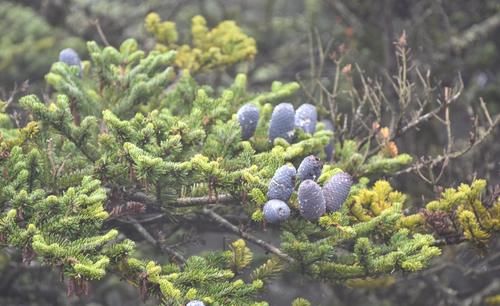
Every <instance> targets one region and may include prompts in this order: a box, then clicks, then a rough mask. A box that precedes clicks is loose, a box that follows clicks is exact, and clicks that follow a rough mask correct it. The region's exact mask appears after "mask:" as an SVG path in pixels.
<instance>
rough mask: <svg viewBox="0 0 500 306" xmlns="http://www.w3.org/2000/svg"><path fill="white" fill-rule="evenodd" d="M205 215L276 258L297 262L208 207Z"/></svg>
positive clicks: (204, 211) (204, 209)
mask: <svg viewBox="0 0 500 306" xmlns="http://www.w3.org/2000/svg"><path fill="white" fill-rule="evenodd" d="M203 214H205V215H206V216H207V217H209V218H210V219H211V220H212V221H215V222H216V223H217V224H219V225H220V226H222V227H224V228H225V229H227V230H230V231H231V232H233V233H235V234H237V235H239V236H240V237H242V238H243V239H245V240H248V241H250V242H252V243H254V244H256V245H258V246H259V247H261V248H263V249H264V250H266V251H268V252H270V253H273V254H275V255H276V256H278V257H280V258H281V259H283V260H285V261H287V262H289V263H293V262H295V260H294V259H293V258H292V257H290V255H288V254H286V253H284V252H283V251H281V250H280V249H279V248H277V247H275V246H274V245H272V244H270V243H269V242H266V241H264V240H262V239H260V238H257V237H255V236H253V235H251V234H249V233H247V232H244V231H242V230H241V229H239V228H238V227H236V226H234V225H233V224H231V222H229V221H227V220H226V219H224V218H223V217H222V216H221V215H219V214H217V213H216V212H214V211H213V210H211V209H209V208H207V207H204V208H203Z"/></svg>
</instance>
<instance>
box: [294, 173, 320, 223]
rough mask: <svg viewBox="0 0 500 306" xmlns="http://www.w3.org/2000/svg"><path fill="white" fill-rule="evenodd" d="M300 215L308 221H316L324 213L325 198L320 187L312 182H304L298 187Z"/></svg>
mask: <svg viewBox="0 0 500 306" xmlns="http://www.w3.org/2000/svg"><path fill="white" fill-rule="evenodd" d="M298 193H299V205H300V214H301V215H302V217H304V218H306V219H307V220H309V221H314V220H317V219H318V218H319V217H321V216H322V215H323V214H324V213H325V211H326V206H325V198H324V197H323V192H322V191H321V187H320V186H319V185H318V184H316V182H314V181H312V180H305V181H303V182H302V183H301V184H300V186H299V192H298Z"/></svg>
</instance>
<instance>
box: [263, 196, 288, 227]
mask: <svg viewBox="0 0 500 306" xmlns="http://www.w3.org/2000/svg"><path fill="white" fill-rule="evenodd" d="M263 212H264V219H265V220H266V222H269V223H279V222H283V221H285V220H286V219H288V217H290V208H289V207H288V205H286V203H285V202H283V201H280V200H270V201H268V202H267V203H266V204H264V208H263Z"/></svg>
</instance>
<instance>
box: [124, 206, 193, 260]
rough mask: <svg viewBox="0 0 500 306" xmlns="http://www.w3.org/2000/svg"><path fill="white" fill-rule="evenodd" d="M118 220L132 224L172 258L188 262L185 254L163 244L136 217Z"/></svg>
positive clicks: (145, 237) (147, 239)
mask: <svg viewBox="0 0 500 306" xmlns="http://www.w3.org/2000/svg"><path fill="white" fill-rule="evenodd" d="M118 220H119V221H122V222H125V223H129V224H132V226H133V227H134V228H135V229H136V230H137V232H139V233H140V234H141V235H142V236H143V237H144V239H146V241H148V242H149V243H151V244H152V245H154V246H156V247H157V248H159V249H160V250H161V251H163V252H165V253H166V254H168V255H169V256H170V257H172V259H174V260H177V261H178V262H180V263H181V264H184V263H186V259H185V258H184V256H182V255H181V254H180V253H178V252H177V251H175V250H174V249H172V248H170V247H169V246H166V245H164V244H161V243H160V242H159V241H158V240H156V239H155V238H154V237H153V236H151V234H150V233H149V232H148V230H147V229H146V228H144V226H142V225H141V224H140V223H139V222H138V221H137V220H136V219H135V218H133V217H130V216H129V217H127V218H124V219H118Z"/></svg>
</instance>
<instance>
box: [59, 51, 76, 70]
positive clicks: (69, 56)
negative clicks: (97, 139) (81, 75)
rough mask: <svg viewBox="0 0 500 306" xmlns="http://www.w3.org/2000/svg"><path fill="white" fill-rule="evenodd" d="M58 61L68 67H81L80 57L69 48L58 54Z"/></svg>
mask: <svg viewBox="0 0 500 306" xmlns="http://www.w3.org/2000/svg"><path fill="white" fill-rule="evenodd" d="M59 61H60V62H63V63H66V64H67V65H69V66H78V67H80V65H81V60H80V56H79V55H78V53H76V51H75V50H73V49H71V48H67V49H64V50H62V51H61V52H60V53H59Z"/></svg>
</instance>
